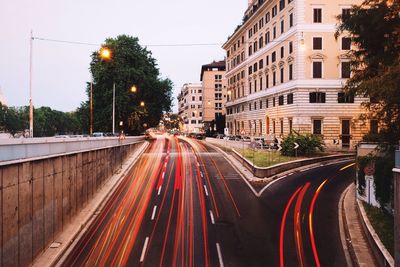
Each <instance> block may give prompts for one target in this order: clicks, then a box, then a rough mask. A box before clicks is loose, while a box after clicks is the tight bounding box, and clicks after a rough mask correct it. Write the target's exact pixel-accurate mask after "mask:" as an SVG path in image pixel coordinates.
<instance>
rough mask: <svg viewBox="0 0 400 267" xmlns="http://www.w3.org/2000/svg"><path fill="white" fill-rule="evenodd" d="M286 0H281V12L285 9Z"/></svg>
mask: <svg viewBox="0 0 400 267" xmlns="http://www.w3.org/2000/svg"><path fill="white" fill-rule="evenodd" d="M285 1H286V0H279V11H282V10H283V9H284V8H285Z"/></svg>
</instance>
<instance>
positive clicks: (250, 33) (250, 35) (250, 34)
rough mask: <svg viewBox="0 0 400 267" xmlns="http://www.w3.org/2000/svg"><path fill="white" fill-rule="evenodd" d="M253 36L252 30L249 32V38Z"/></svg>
mask: <svg viewBox="0 0 400 267" xmlns="http://www.w3.org/2000/svg"><path fill="white" fill-rule="evenodd" d="M252 36H253V29H250V30H249V38H251V37H252Z"/></svg>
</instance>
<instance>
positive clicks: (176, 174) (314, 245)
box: [62, 136, 354, 266]
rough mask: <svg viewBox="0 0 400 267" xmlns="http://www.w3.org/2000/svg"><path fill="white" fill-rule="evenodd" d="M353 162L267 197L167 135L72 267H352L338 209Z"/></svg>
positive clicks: (211, 154)
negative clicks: (344, 241)
mask: <svg viewBox="0 0 400 267" xmlns="http://www.w3.org/2000/svg"><path fill="white" fill-rule="evenodd" d="M348 164H349V163H347V164H346V163H343V164H336V165H331V166H325V167H320V168H317V169H312V170H308V171H304V172H301V173H297V174H293V175H290V176H288V177H286V178H285V179H282V180H280V181H278V182H276V183H274V184H272V185H271V186H269V187H268V188H266V189H264V191H263V194H262V195H261V197H257V196H256V195H255V194H254V193H253V191H252V190H251V189H250V188H249V186H248V184H246V183H245V182H244V181H243V179H242V178H241V176H240V175H239V174H238V173H237V172H236V171H235V169H234V168H233V167H232V166H231V165H229V163H228V162H227V161H226V159H225V158H224V157H223V155H222V154H220V153H218V151H217V150H215V149H213V148H211V147H209V146H208V145H206V144H205V143H203V142H201V141H197V140H195V139H189V138H177V137H173V136H158V138H157V139H156V140H155V141H153V142H152V143H151V145H150V147H149V148H148V149H147V151H146V152H145V153H144V154H143V155H142V156H141V158H140V160H139V161H138V163H137V164H136V165H135V166H134V167H133V168H132V170H131V171H130V173H129V174H128V175H127V176H126V177H125V178H124V179H123V181H122V182H121V184H120V185H119V187H118V188H117V190H116V191H115V193H114V194H113V195H112V197H111V198H110V199H109V200H108V202H107V203H106V205H105V207H104V209H103V210H102V211H101V212H100V213H99V214H98V215H97V217H96V219H95V220H94V221H93V223H92V224H91V225H90V227H89V229H88V230H87V231H86V232H85V233H84V235H83V237H82V238H81V239H80V240H79V241H78V242H77V244H76V246H75V247H74V248H73V249H72V251H71V253H70V254H69V255H68V256H67V257H66V259H65V261H64V262H63V263H62V266H346V261H345V256H344V254H343V249H342V245H341V242H340V235H339V226H338V210H337V209H338V201H339V198H340V194H341V193H342V191H343V190H344V189H345V187H346V186H347V185H349V184H350V183H351V177H353V171H354V170H353V168H352V167H351V166H349V165H348ZM343 167H345V168H344V169H342V168H343Z"/></svg>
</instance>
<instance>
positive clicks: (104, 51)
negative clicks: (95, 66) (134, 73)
mask: <svg viewBox="0 0 400 267" xmlns="http://www.w3.org/2000/svg"><path fill="white" fill-rule="evenodd" d="M100 58H101V59H104V60H111V58H112V53H111V50H110V49H109V48H107V47H103V48H101V49H100ZM112 133H113V134H115V81H114V82H113V100H112Z"/></svg>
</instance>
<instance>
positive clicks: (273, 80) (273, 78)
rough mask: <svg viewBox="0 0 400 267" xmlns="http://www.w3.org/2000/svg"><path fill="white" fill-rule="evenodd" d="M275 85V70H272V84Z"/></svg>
mask: <svg viewBox="0 0 400 267" xmlns="http://www.w3.org/2000/svg"><path fill="white" fill-rule="evenodd" d="M275 85H276V71H274V72H272V86H275Z"/></svg>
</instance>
